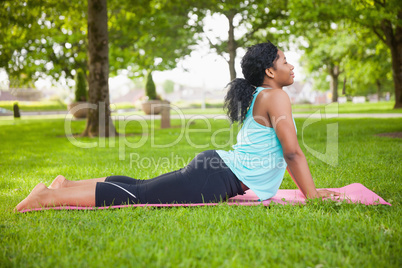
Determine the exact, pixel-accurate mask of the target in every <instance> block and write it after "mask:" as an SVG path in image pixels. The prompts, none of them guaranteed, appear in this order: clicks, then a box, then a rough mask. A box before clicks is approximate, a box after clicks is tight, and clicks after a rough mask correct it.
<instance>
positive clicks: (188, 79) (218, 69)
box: [0, 14, 304, 95]
mask: <svg viewBox="0 0 402 268" xmlns="http://www.w3.org/2000/svg"><path fill="white" fill-rule="evenodd" d="M235 23H236V18H235ZM227 24H228V22H227V19H226V18H225V17H224V16H223V15H217V14H215V15H213V16H209V17H207V18H206V19H205V27H204V32H205V34H206V35H207V36H208V37H209V38H210V39H211V40H212V42H215V41H216V40H217V38H221V39H227V35H228V28H229V27H228V25H227ZM244 33H245V29H241V28H240V29H239V28H237V29H236V31H235V36H236V37H237V38H239V37H240V36H242V35H243V34H244ZM244 53H245V50H244V49H238V50H237V58H236V73H237V77H243V75H242V73H241V68H240V60H241V58H242V56H243V55H244ZM285 56H286V58H287V60H288V62H289V63H291V64H292V65H294V66H295V70H294V72H295V80H296V81H300V80H303V79H304V76H303V74H302V72H301V68H300V66H299V58H300V54H298V53H297V52H296V51H285ZM185 69H186V70H187V71H184V70H185ZM153 78H154V81H155V83H156V84H163V82H164V81H165V80H168V79H169V80H173V81H174V82H175V83H176V84H180V85H185V86H191V87H203V88H205V89H207V90H222V89H223V88H224V87H225V86H226V85H227V83H229V82H230V74H229V67H228V64H227V62H226V61H225V59H224V58H223V57H221V56H218V55H217V54H216V53H215V52H213V51H212V50H211V49H209V47H208V43H207V41H205V40H204V41H201V42H200V43H199V45H198V46H197V47H196V49H195V50H193V52H192V53H191V54H190V55H189V56H186V57H185V58H184V59H183V60H181V61H179V63H178V66H177V67H176V68H175V69H173V70H170V71H164V72H154V73H153ZM6 79H7V76H6V74H5V73H4V71H3V72H0V84H1V83H5V80H6ZM71 82H72V81H70V83H69V84H70V87H71V85H72V84H71ZM35 86H36V87H37V88H39V89H41V88H50V87H51V82H50V81H49V80H46V79H45V80H43V79H42V80H40V81H37V82H36V83H35ZM132 87H133V82H132V81H131V80H130V79H129V78H128V77H126V76H124V75H119V76H117V77H110V79H109V88H110V91H111V92H114V93H115V94H117V95H123V94H124V93H126V92H127V91H128V90H129V89H130V88H132ZM71 92H72V90H71Z"/></svg>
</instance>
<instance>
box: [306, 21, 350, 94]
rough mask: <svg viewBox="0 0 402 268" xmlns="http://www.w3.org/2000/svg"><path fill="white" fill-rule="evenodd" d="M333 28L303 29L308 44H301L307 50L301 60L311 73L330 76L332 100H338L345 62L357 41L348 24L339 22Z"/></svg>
mask: <svg viewBox="0 0 402 268" xmlns="http://www.w3.org/2000/svg"><path fill="white" fill-rule="evenodd" d="M333 28H334V29H331V28H330V29H327V30H326V31H321V30H320V28H318V27H317V28H316V27H309V28H308V30H303V31H304V36H303V42H306V41H307V43H308V45H307V46H301V47H303V49H304V51H305V54H304V55H303V57H302V60H301V62H302V63H303V65H304V66H305V67H307V69H308V71H309V72H310V73H318V74H316V75H315V76H316V77H321V75H320V74H327V75H329V76H330V83H329V85H330V87H329V88H330V90H331V93H332V102H337V101H338V85H339V76H340V75H341V73H343V71H344V65H345V62H346V61H347V59H348V55H349V52H350V51H351V49H352V48H353V47H354V45H355V41H354V39H353V37H351V32H350V31H348V30H347V28H348V27H347V26H345V25H343V24H339V25H336V26H333ZM324 76H325V75H324Z"/></svg>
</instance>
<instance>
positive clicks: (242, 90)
mask: <svg viewBox="0 0 402 268" xmlns="http://www.w3.org/2000/svg"><path fill="white" fill-rule="evenodd" d="M228 86H229V90H228V92H227V94H226V96H225V102H224V105H223V108H224V109H225V110H227V115H228V116H229V118H230V121H232V122H236V121H237V122H239V123H242V122H243V121H244V119H245V117H246V113H247V110H248V107H250V105H251V101H252V100H253V93H254V92H255V89H256V87H255V86H253V85H252V84H251V83H250V82H248V81H247V80H246V79H243V78H236V79H234V80H233V81H232V82H230V83H229V84H228Z"/></svg>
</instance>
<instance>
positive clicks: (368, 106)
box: [292, 101, 402, 114]
mask: <svg viewBox="0 0 402 268" xmlns="http://www.w3.org/2000/svg"><path fill="white" fill-rule="evenodd" d="M394 104H395V103H394V102H392V101H388V102H387V101H381V102H377V103H371V102H365V103H352V102H347V103H341V104H339V106H338V111H337V112H338V113H341V114H348V113H402V109H393V107H394ZM331 105H333V104H331ZM326 106H327V105H324V104H320V105H313V104H295V105H292V110H293V112H294V113H312V112H314V111H316V110H317V109H322V108H325V107H326ZM334 112H335V111H330V113H334Z"/></svg>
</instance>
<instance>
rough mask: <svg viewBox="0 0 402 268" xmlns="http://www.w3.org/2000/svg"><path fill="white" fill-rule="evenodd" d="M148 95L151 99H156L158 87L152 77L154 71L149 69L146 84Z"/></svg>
mask: <svg viewBox="0 0 402 268" xmlns="http://www.w3.org/2000/svg"><path fill="white" fill-rule="evenodd" d="M145 91H146V95H147V97H148V99H149V100H156V87H155V83H154V80H153V79H152V72H151V71H149V72H148V75H147V82H146V84H145Z"/></svg>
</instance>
